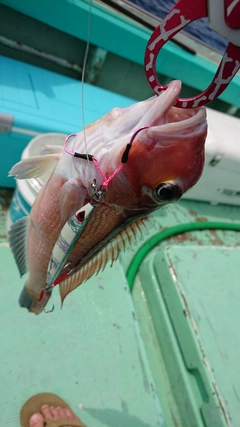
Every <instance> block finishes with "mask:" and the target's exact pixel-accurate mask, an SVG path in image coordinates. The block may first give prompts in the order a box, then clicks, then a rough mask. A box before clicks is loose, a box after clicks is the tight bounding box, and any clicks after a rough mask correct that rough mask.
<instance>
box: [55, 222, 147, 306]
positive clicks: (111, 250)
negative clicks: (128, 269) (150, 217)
mask: <svg viewBox="0 0 240 427" xmlns="http://www.w3.org/2000/svg"><path fill="white" fill-rule="evenodd" d="M146 220H147V218H142V219H138V220H137V221H136V222H134V223H133V224H131V225H129V226H128V227H127V228H125V229H124V230H123V231H121V232H120V233H119V234H118V235H117V236H116V237H113V238H112V239H111V240H110V241H109V242H108V243H107V244H106V245H105V246H104V247H103V248H102V249H101V250H100V251H99V252H98V253H97V254H96V255H94V256H93V257H92V258H91V259H90V260H89V261H87V262H86V263H85V264H83V266H82V267H81V268H80V269H79V270H77V271H76V273H73V274H71V275H70V276H69V277H68V278H66V279H65V280H63V281H62V282H61V283H60V285H59V289H60V296H61V300H62V303H63V301H64V299H65V298H66V296H67V295H68V294H69V293H70V292H72V291H73V290H74V289H76V288H77V287H78V286H79V285H81V283H83V282H85V281H86V280H88V279H90V277H91V276H93V275H94V274H98V273H99V271H100V270H102V271H103V270H104V268H105V266H106V264H107V262H108V261H109V260H111V261H112V264H113V262H114V261H116V260H117V259H118V256H119V254H120V252H121V251H125V250H126V248H127V247H128V246H129V244H132V243H133V241H134V240H136V238H137V236H138V234H139V232H140V233H142V228H143V227H145V222H146ZM112 264H111V266H112Z"/></svg>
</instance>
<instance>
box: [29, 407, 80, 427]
mask: <svg viewBox="0 0 240 427" xmlns="http://www.w3.org/2000/svg"><path fill="white" fill-rule="evenodd" d="M44 419H45V420H48V421H58V420H66V419H69V424H66V425H65V424H64V426H63V425H61V427H68V426H72V424H71V421H73V420H74V421H78V422H79V423H80V420H79V418H78V417H77V416H76V415H75V414H74V413H73V412H72V410H71V409H69V408H62V407H61V406H57V407H55V406H49V405H43V406H42V407H41V412H36V413H35V414H33V415H32V416H31V418H30V420H29V427H44ZM79 425H80V424H79Z"/></svg>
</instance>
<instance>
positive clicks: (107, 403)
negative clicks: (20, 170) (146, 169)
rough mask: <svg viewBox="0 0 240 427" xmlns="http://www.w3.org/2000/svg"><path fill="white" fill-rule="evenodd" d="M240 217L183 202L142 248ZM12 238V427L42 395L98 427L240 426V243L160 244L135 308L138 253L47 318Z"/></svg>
mask: <svg viewBox="0 0 240 427" xmlns="http://www.w3.org/2000/svg"><path fill="white" fill-rule="evenodd" d="M239 212H240V209H239V208H237V207H230V206H225V207H224V206H211V205H209V204H206V203H197V202H190V201H181V202H179V203H177V204H176V205H172V206H169V207H167V208H166V209H162V210H160V211H159V212H158V213H155V214H154V215H153V216H152V217H151V222H152V225H150V228H149V235H146V236H143V241H142V242H140V244H142V243H143V242H144V241H146V240H147V239H148V238H149V237H150V236H151V235H153V234H156V233H157V232H158V231H160V230H161V229H162V228H163V227H170V226H172V225H174V224H181V223H184V222H189V221H191V220H192V221H195V222H196V221H197V222H198V221H203V220H204V221H205V220H211V221H212V220H218V221H219V220H222V221H230V222H235V221H236V222H237V221H238V218H239ZM4 217H5V213H4V212H2V215H1V218H2V219H4ZM2 226H3V224H2ZM1 231H2V230H1ZM3 234H4V233H3V231H2V233H1V235H2V244H1V246H0V252H1V273H0V276H1V283H2V286H1V291H0V298H1V303H2V304H1V311H0V313H1V314H0V316H1V326H2V327H1V337H0V338H1V347H0V355H1V361H2V363H1V368H0V378H1V385H2V387H1V390H2V396H1V411H2V424H1V425H3V427H5V426H6V427H7V426H9V425H11V427H18V426H19V421H18V413H19V410H20V407H21V405H22V404H23V402H24V401H25V400H26V399H27V398H28V397H30V396H31V395H32V394H34V393H37V392H41V391H48V392H53V393H56V394H58V395H60V396H62V397H63V398H64V399H66V400H67V401H68V403H69V404H71V406H72V408H73V410H74V411H76V413H77V414H78V415H79V416H80V417H81V418H82V420H83V421H84V422H85V423H86V424H87V426H88V427H91V426H92V427H98V426H99V427H100V426H101V427H118V426H119V427H122V426H123V425H124V426H125V427H133V426H136V427H156V426H166V427H175V426H180V427H193V426H194V427H205V426H207V427H223V426H224V427H225V426H227V425H228V426H230V425H231V426H234V427H238V426H239V422H240V410H239V398H238V390H239V386H240V384H239V375H238V364H239V363H238V360H239V358H238V354H239V347H240V338H239V326H240V317H239V310H238V305H239V303H238V301H239V299H240V295H239V286H238V282H239V279H238V277H239V274H238V271H239V263H238V259H239V250H240V249H239V245H240V234H239V233H236V232H227V231H225V232H220V231H202V232H193V233H188V234H185V235H181V236H175V237H173V238H171V239H169V240H168V241H167V242H163V243H162V244H161V245H158V247H157V248H155V249H154V250H152V251H151V253H150V254H149V255H148V256H147V258H146V259H145V261H144V262H143V264H142V266H141V268H140V270H139V274H138V275H137V278H136V282H135V286H134V289H133V299H132V298H131V295H130V293H129V290H128V287H127V282H126V278H125V275H124V270H123V268H124V269H126V268H127V266H128V264H129V262H130V261H131V258H132V257H133V256H134V253H135V251H132V250H130V251H128V252H127V253H126V254H124V255H122V257H121V264H120V263H119V262H117V263H116V264H115V266H114V267H113V268H112V269H111V268H110V267H107V268H106V270H105V271H104V272H103V273H101V274H99V276H97V277H96V278H93V279H91V280H89V281H88V282H87V283H86V284H84V285H82V286H81V287H79V288H78V289H77V290H76V291H74V292H73V293H72V294H71V295H69V296H68V297H67V299H66V301H65V303H64V307H63V309H62V310H60V307H59V296H58V292H57V291H56V290H55V292H54V296H53V300H54V303H55V305H56V307H55V310H54V312H53V313H51V314H44V313H43V314H41V315H40V316H34V315H31V314H29V313H28V312H27V311H26V310H24V309H21V308H19V306H18V303H17V299H18V296H19V292H20V290H21V287H22V284H23V280H21V279H19V277H18V272H17V270H16V267H15V264H14V261H13V258H12V256H11V253H10V250H9V248H8V244H7V242H6V240H4V238H3ZM176 244H177V246H176ZM139 246H140V245H139ZM235 246H236V248H235ZM169 266H170V267H171V268H170V270H169ZM173 270H174V272H175V277H176V278H177V281H175V282H174V281H173V280H172V277H174V275H173V274H171V271H172V272H173ZM176 284H177V288H176V287H175V285H176ZM180 288H181V291H183V292H184V295H185V296H186V301H187V307H186V306H184V301H183V299H182V297H181V292H180V291H179V290H180ZM176 289H177V290H176ZM188 310H189V311H188ZM193 324H194V325H195V326H196V330H197V331H198V333H197V334H196V330H195V326H194V328H193V327H192V325H193ZM203 351H204V357H203V353H202V352H203ZM219 403H221V405H219ZM229 420H231V421H229Z"/></svg>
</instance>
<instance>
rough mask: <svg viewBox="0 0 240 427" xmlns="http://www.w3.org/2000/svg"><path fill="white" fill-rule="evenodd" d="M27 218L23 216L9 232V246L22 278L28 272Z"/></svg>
mask: <svg viewBox="0 0 240 427" xmlns="http://www.w3.org/2000/svg"><path fill="white" fill-rule="evenodd" d="M28 224H29V216H25V217H23V218H21V219H19V220H18V221H16V222H15V223H14V224H12V226H11V228H10V231H9V245H10V248H11V251H12V253H13V256H14V259H15V261H16V264H17V266H18V270H19V273H20V276H21V277H22V276H23V275H24V274H25V273H27V271H28V265H27V235H28Z"/></svg>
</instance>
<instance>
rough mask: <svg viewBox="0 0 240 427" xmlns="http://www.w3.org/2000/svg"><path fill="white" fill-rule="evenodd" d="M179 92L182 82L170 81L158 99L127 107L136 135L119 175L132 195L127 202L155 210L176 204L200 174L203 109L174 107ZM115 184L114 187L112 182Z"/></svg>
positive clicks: (204, 112)
mask: <svg viewBox="0 0 240 427" xmlns="http://www.w3.org/2000/svg"><path fill="white" fill-rule="evenodd" d="M180 90H181V82H180V81H173V82H172V83H171V84H170V85H169V87H168V89H167V90H166V91H165V92H163V93H162V94H161V95H160V96H158V97H154V98H151V99H150V100H147V101H144V102H141V103H137V104H136V105H135V108H132V111H131V113H132V114H135V124H134V128H133V133H134V132H135V135H136V136H135V138H134V139H133V141H132V143H131V148H130V150H129V154H128V156H127V161H126V163H125V164H124V166H123V167H122V170H121V177H122V180H125V184H124V185H125V193H126V192H127V188H129V189H130V191H131V194H132V195H134V196H131V197H132V203H136V200H137V204H138V207H141V206H142V207H143V206H145V207H146V206H149V207H151V208H158V207H159V206H161V205H165V204H168V203H172V202H175V201H177V200H178V199H179V198H180V197H181V196H182V195H183V194H184V193H185V192H186V191H187V190H189V189H190V188H191V187H192V186H193V185H194V184H196V182H197V181H198V180H199V178H200V176H201V174H202V170H203V166H204V158H205V152H204V151H205V150H204V147H205V139H206V135H207V121H206V109H205V107H200V108H194V109H181V108H177V107H174V103H175V102H176V100H177V98H178V97H179V93H180ZM130 108H131V107H130ZM122 117H123V116H122ZM128 142H129V140H128ZM128 148H129V147H128ZM123 153H126V146H125V147H124V148H123V149H122V150H121V155H120V156H119V157H118V163H119V162H120V161H121V158H122V155H123ZM115 185H116V189H117V180H116V182H115ZM124 199H125V198H124ZM120 203H121V202H120ZM124 203H126V200H124Z"/></svg>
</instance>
